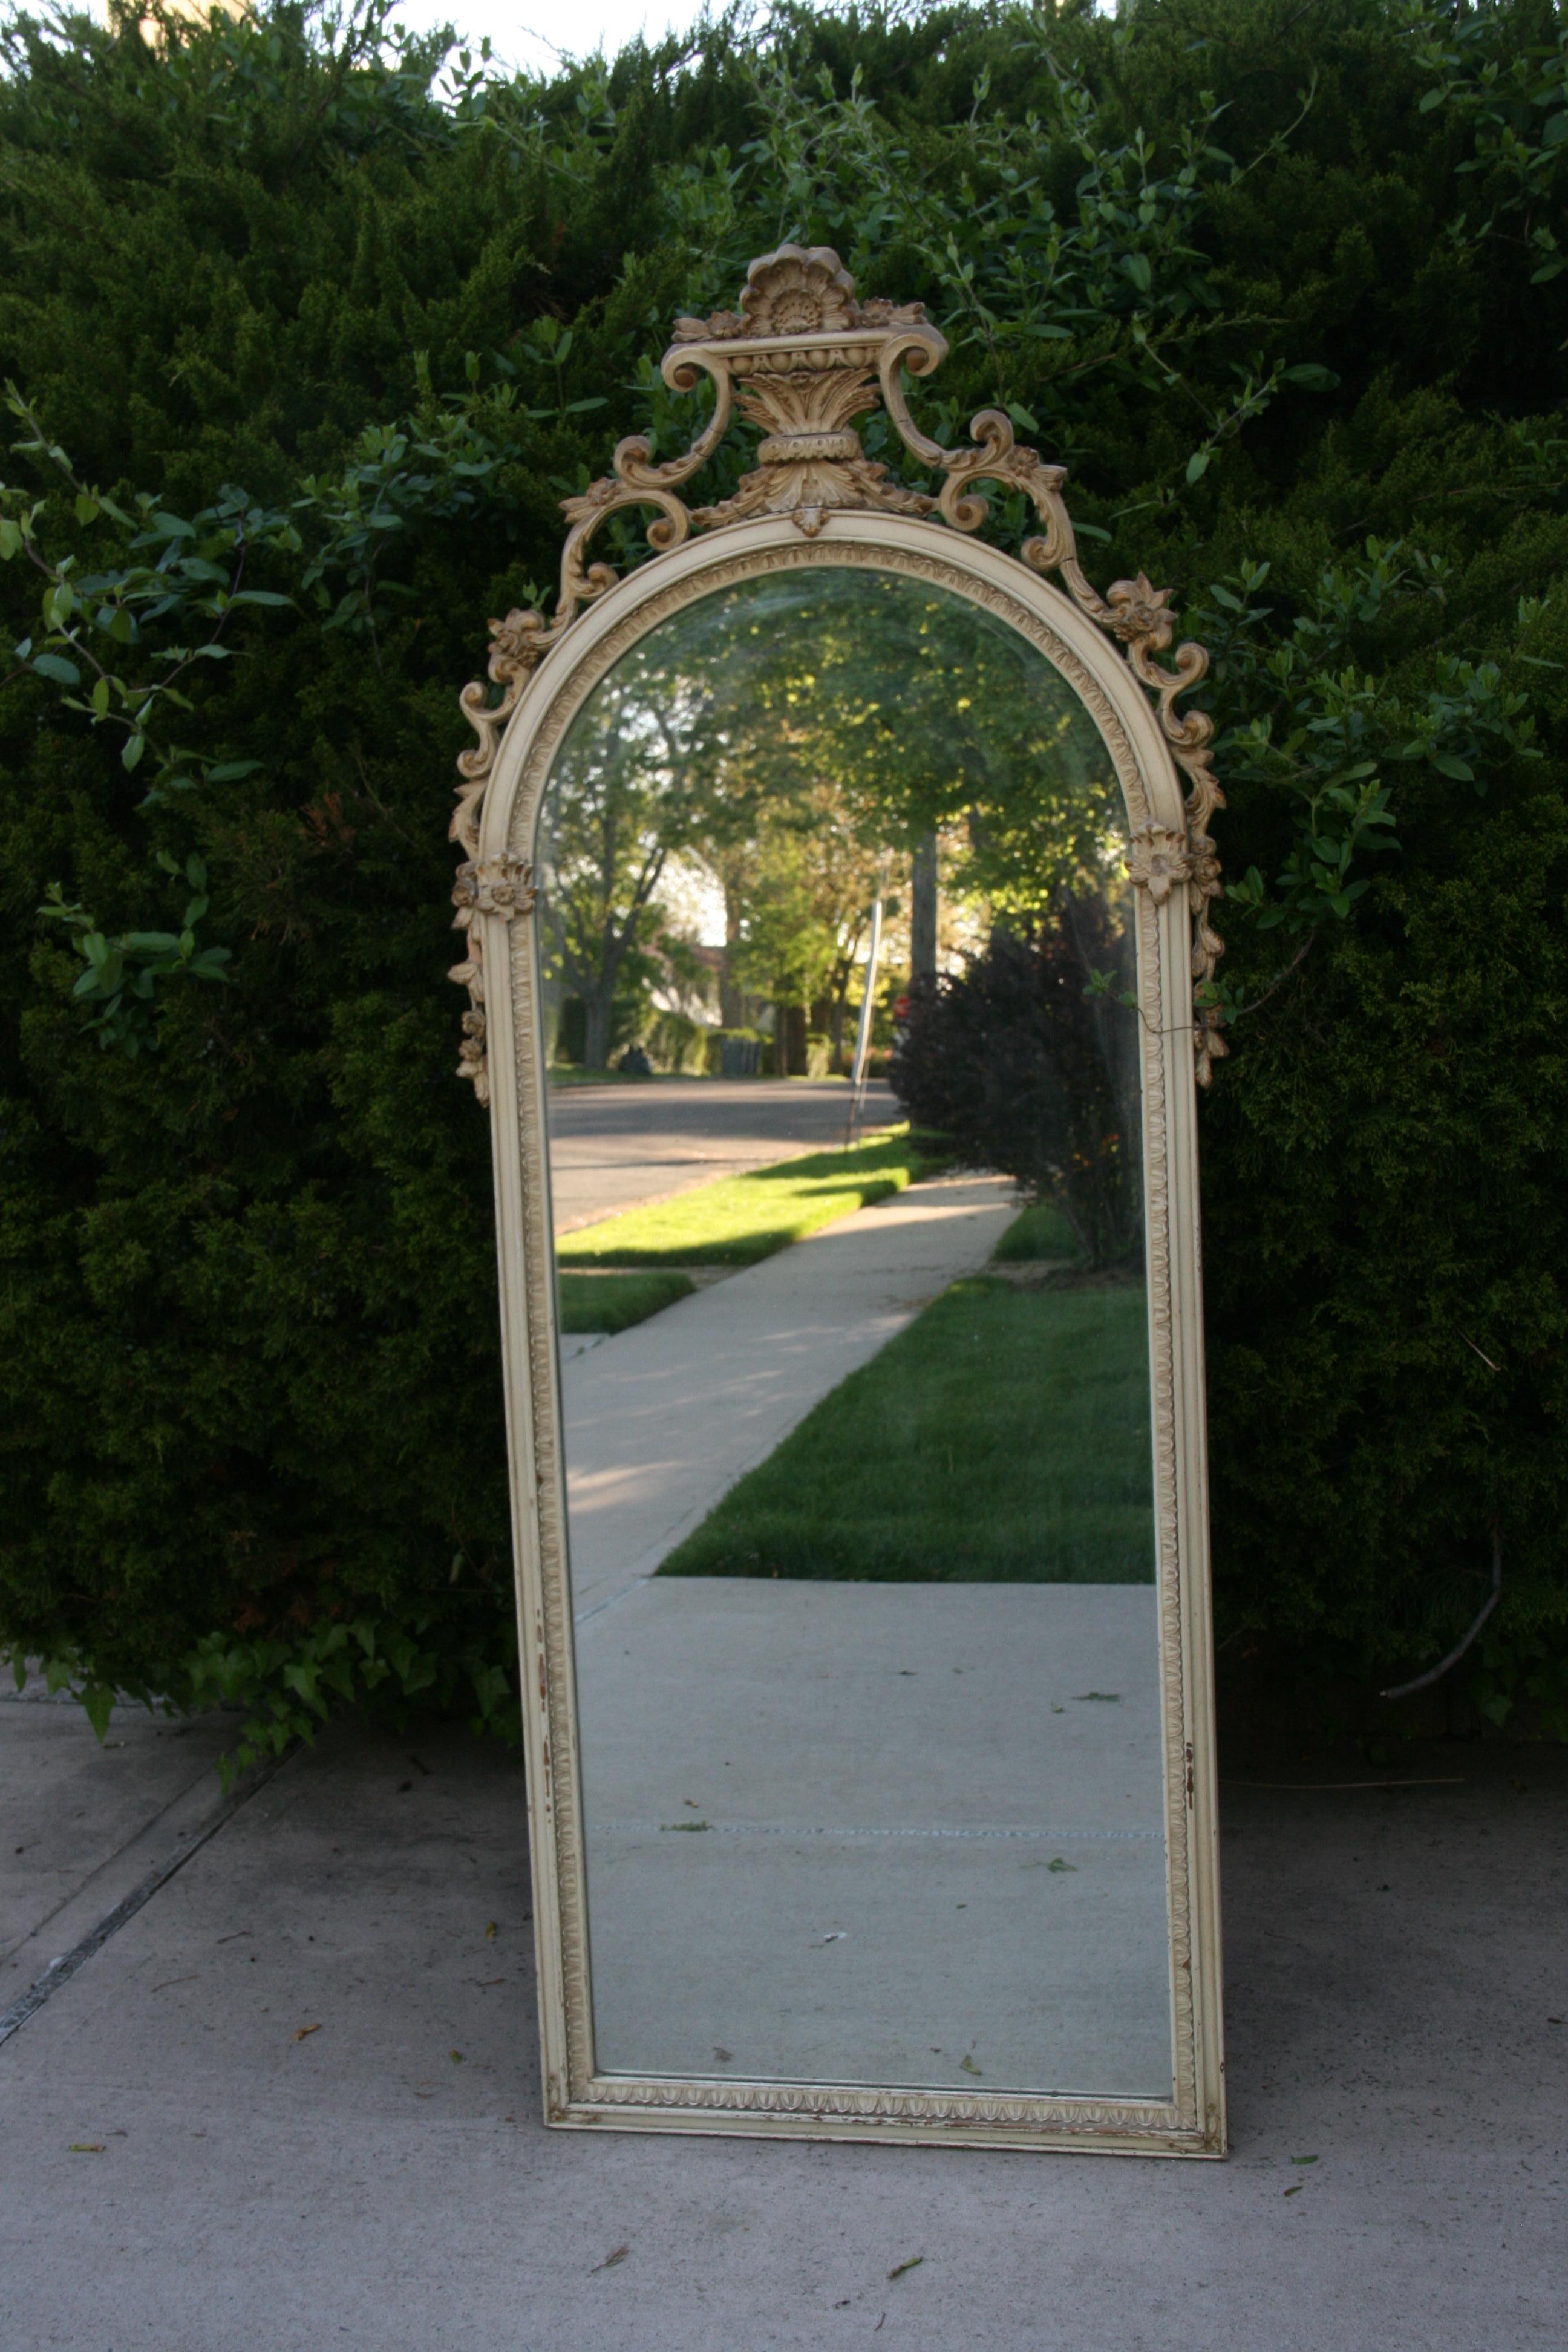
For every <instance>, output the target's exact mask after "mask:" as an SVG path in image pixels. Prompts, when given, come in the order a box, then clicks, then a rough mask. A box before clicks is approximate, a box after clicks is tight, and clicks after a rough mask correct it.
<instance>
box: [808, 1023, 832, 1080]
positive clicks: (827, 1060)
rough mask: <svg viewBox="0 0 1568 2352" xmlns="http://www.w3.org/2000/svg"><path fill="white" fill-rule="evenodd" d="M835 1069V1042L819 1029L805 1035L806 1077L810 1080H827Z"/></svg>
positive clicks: (811, 1030) (810, 1030) (809, 1030)
mask: <svg viewBox="0 0 1568 2352" xmlns="http://www.w3.org/2000/svg"><path fill="white" fill-rule="evenodd" d="M832 1067H833V1040H832V1038H831V1037H828V1036H826V1035H824V1034H823V1033H822V1031H821V1030H819V1029H808V1030H807V1031H806V1033H805V1075H806V1076H807V1077H808V1078H825V1077H826V1076H827V1075H828V1073H829V1071H830V1070H831V1069H832Z"/></svg>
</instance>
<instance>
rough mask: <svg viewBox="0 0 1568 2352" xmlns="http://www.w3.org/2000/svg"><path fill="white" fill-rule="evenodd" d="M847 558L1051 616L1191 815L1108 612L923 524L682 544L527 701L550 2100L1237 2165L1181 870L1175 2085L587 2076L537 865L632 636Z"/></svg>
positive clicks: (1168, 1006) (532, 1328)
mask: <svg viewBox="0 0 1568 2352" xmlns="http://www.w3.org/2000/svg"><path fill="white" fill-rule="evenodd" d="M857 561H858V562H865V563H868V565H870V564H875V565H885V566H887V567H888V568H890V569H895V570H903V569H906V568H909V569H913V568H917V567H918V569H919V571H920V572H921V576H924V577H928V578H940V580H941V584H946V585H949V586H951V587H952V589H953V591H954V593H967V594H969V595H971V596H972V597H973V598H974V599H975V600H976V601H980V602H983V603H986V604H990V605H991V608H992V609H993V610H994V609H996V600H997V599H998V598H1000V599H1001V601H1002V602H1003V603H1004V604H1006V605H1010V606H1012V607H1013V608H1014V609H1015V611H1016V613H1020V614H1032V615H1033V617H1034V620H1035V623H1036V629H1035V630H1034V631H1031V632H1030V634H1031V635H1036V636H1037V642H1041V643H1042V649H1045V650H1047V657H1048V658H1052V659H1053V660H1055V661H1056V663H1057V666H1058V667H1060V668H1062V669H1063V672H1064V674H1065V675H1067V676H1068V678H1069V682H1071V683H1073V684H1074V685H1075V686H1076V687H1077V688H1078V690H1079V693H1080V694H1083V695H1084V698H1085V699H1086V701H1088V703H1089V708H1090V709H1091V711H1092V712H1093V714H1094V715H1095V717H1096V719H1097V720H1098V721H1099V723H1100V729H1101V732H1102V734H1104V735H1106V738H1107V740H1108V745H1109V746H1110V749H1111V751H1112V756H1113V758H1114V759H1115V761H1116V764H1117V767H1118V772H1119V775H1120V776H1121V780H1122V782H1123V786H1124V789H1126V790H1128V792H1129V798H1130V814H1131V811H1132V810H1136V809H1137V808H1138V807H1139V806H1140V805H1141V804H1142V806H1143V807H1144V808H1145V809H1146V810H1147V821H1148V822H1149V823H1150V824H1152V825H1153V826H1155V827H1158V828H1159V829H1160V830H1164V829H1165V828H1166V826H1167V825H1169V827H1170V829H1171V830H1174V824H1173V820H1176V819H1179V817H1180V813H1181V811H1182V806H1183V800H1182V791H1181V783H1180V779H1179V778H1178V776H1177V775H1176V772H1175V769H1174V765H1173V761H1172V760H1171V757H1170V754H1169V752H1168V751H1167V749H1166V747H1165V744H1164V742H1163V739H1162V736H1161V733H1160V730H1159V729H1158V727H1157V726H1156V725H1155V723H1154V719H1153V714H1152V711H1151V709H1150V706H1149V704H1148V702H1147V700H1146V699H1145V698H1144V697H1143V695H1142V692H1141V691H1140V689H1139V688H1138V685H1137V683H1136V681H1135V680H1134V679H1133V678H1132V677H1131V676H1130V675H1129V673H1128V671H1127V670H1126V669H1125V667H1123V666H1122V665H1121V662H1120V661H1119V660H1118V658H1117V656H1116V655H1115V653H1114V650H1113V649H1112V648H1111V647H1110V646H1107V645H1106V643H1105V640H1104V638H1103V637H1102V636H1100V635H1099V633H1098V632H1097V631H1096V630H1095V629H1094V628H1093V626H1092V625H1091V624H1090V623H1089V621H1087V620H1086V619H1085V618H1084V616H1083V615H1082V614H1080V613H1079V612H1077V611H1076V610H1075V608H1074V607H1073V605H1072V604H1071V603H1070V602H1069V600H1068V598H1067V597H1065V596H1064V595H1062V594H1061V593H1060V592H1059V591H1058V590H1057V589H1056V588H1054V587H1053V586H1052V585H1051V584H1050V583H1047V582H1045V581H1042V580H1041V579H1039V578H1038V576H1037V574H1036V573H1034V572H1029V571H1028V570H1026V567H1024V566H1023V565H1021V564H1018V563H1017V562H1016V560H1015V559H1012V558H1009V557H1007V556H1005V555H1001V554H998V553H997V551H994V550H993V549H990V548H987V547H985V546H984V544H983V543H979V542H975V541H969V540H965V539H960V538H957V537H956V536H955V535H954V534H952V533H951V532H949V531H946V530H943V529H942V527H941V526H940V525H937V524H933V523H930V522H926V521H923V520H907V519H903V518H894V517H888V516H873V515H868V514H865V513H858V512H856V513H846V514H842V515H836V516H834V517H831V518H828V519H827V520H826V522H825V524H824V525H823V527H822V529H821V530H820V531H819V533H818V535H817V536H816V538H815V539H814V540H812V541H803V540H802V538H801V536H800V534H799V532H798V530H796V529H795V527H794V526H793V525H792V524H791V523H790V522H789V521H788V520H782V519H781V520H768V521H763V522H760V523H752V524H742V525H739V526H731V528H730V529H729V530H725V531H724V532H723V533H722V535H721V536H720V537H716V538H715V539H713V540H710V541H698V542H696V543H693V544H691V545H689V546H687V547H683V548H682V549H680V550H679V551H678V552H677V553H675V554H673V555H671V556H669V557H667V558H665V559H664V560H662V561H661V562H658V563H656V564H653V565H649V566H647V567H645V568H643V569H642V570H640V571H638V572H634V573H633V574H632V575H630V577H629V578H628V579H626V581H625V582H623V583H620V585H619V586H618V587H617V588H616V590H614V591H613V592H611V593H608V594H607V595H606V596H605V598H604V599H603V600H602V601H601V602H599V603H598V604H595V607H594V608H593V609H592V610H591V611H590V612H589V613H585V614H584V615H583V616H582V618H581V620H580V622H579V623H578V625H576V627H574V630H573V631H572V633H571V636H570V638H569V639H568V640H564V641H563V642H561V643H560V644H559V645H558V646H554V647H552V649H551V652H550V654H549V656H547V658H546V660H545V661H544V663H543V664H542V665H541V666H540V667H539V668H538V669H537V670H536V672H535V673H534V675H533V676H532V677H531V679H530V680H529V682H528V685H527V688H526V690H525V691H524V693H523V694H522V696H521V698H520V699H519V702H518V704H517V707H516V709H515V711H514V713H513V716H512V719H511V721H510V725H509V727H508V729H507V732H506V737H505V740H504V743H503V745H502V748H501V751H500V757H499V758H498V760H497V761H496V764H495V771H494V773H493V776H492V777H491V779H490V784H489V792H488V793H487V796H486V807H485V812H484V817H483V822H482V828H481V833H480V837H479V841H478V843H477V844H476V846H477V847H478V848H479V868H480V870H481V872H482V871H486V870H489V871H492V872H495V871H498V870H499V871H500V874H501V876H502V887H504V888H506V889H508V890H509V893H510V895H509V898H508V899H507V902H506V903H504V904H502V905H500V906H497V905H495V904H493V903H492V904H491V905H489V906H484V905H479V906H476V907H475V908H474V909H473V914H474V917H475V919H477V920H478V922H479V924H480V925H481V926H482V940H483V948H482V952H483V955H484V960H485V963H486V965H487V967H488V969H489V971H491V972H492V973H496V974H498V975H499V973H500V971H509V973H510V982H511V984H510V986H509V987H507V988H504V989H498V990H496V991H495V992H494V993H493V994H492V996H491V998H490V1001H489V1005H488V1006H487V1012H488V1013H489V1021H490V1024H491V1027H490V1038H489V1044H490V1047H491V1097H490V1108H491V1119H492V1134H493V1139H494V1146H495V1151H494V1159H495V1173H496V1199H497V1221H498V1250H499V1254H500V1275H501V1293H502V1300H503V1307H502V1326H503V1345H504V1348H505V1351H506V1356H507V1410H508V1417H509V1429H510V1450H511V1460H512V1479H513V1507H514V1515H515V1517H514V1525H515V1540H516V1545H517V1564H518V1570H519V1580H518V1581H519V1633H520V1655H521V1659H522V1661H523V1676H522V1679H523V1690H524V1717H525V1754H526V1760H527V1765H528V1772H529V1801H530V1821H531V1834H532V1840H533V1849H534V1868H535V1885H536V1895H535V1905H534V1916H535V1937H536V1949H537V1954H538V1961H539V1989H540V2010H541V2026H542V2043H543V2051H544V2065H545V2096H546V2109H547V2114H548V2116H549V2120H550V2121H551V2122H552V2123H554V2124H558V2125H562V2126H580V2127H584V2128H586V2127H611V2128H630V2129H637V2128H651V2129H662V2130H669V2129H679V2130H707V2131H718V2132H725V2133H736V2132H742V2133H743V2132H756V2133H763V2134H766V2135H770V2136H772V2135H778V2134H780V2133H784V2134H785V2135H787V2136H802V2135H804V2136H810V2137H842V2138H874V2139H877V2140H879V2141H882V2142H885V2143H888V2142H899V2141H912V2142H920V2143H922V2144H942V2145H957V2144H965V2143H967V2144H973V2145H983V2146H990V2147H1001V2146H1005V2147H1031V2148H1039V2149H1050V2148H1057V2149H1066V2148H1077V2149H1080V2150H1081V2149H1084V2148H1096V2149H1100V2150H1102V2151H1104V2152H1114V2153H1126V2154H1154V2153H1160V2154H1172V2155H1176V2154H1182V2155H1200V2156H1202V2155H1207V2156H1217V2155H1220V2154H1223V2152H1224V2147H1225V2114H1224V2091H1223V2059H1222V2057H1221V2054H1220V2032H1221V2025H1220V1979H1219V1946H1218V1880H1217V1868H1216V1863H1215V1767H1214V1732H1213V1706H1212V1691H1211V1667H1210V1659H1211V1650H1212V1641H1211V1634H1210V1612H1209V1605H1208V1585H1207V1540H1206V1492H1205V1479H1204V1469H1205V1439H1204V1412H1203V1386H1202V1380H1203V1362H1202V1337H1201V1297H1200V1294H1199V1245H1198V1225H1197V1188H1196V1173H1197V1171H1196V1136H1195V1110H1196V1095H1195V1086H1194V1060H1193V1055H1192V1054H1191V1051H1190V1024H1191V1015H1190V1013H1189V1011H1188V1006H1189V1004H1190V996H1189V993H1188V991H1189V984H1190V963H1191V937H1190V931H1189V928H1188V914H1187V907H1186V904H1185V894H1184V892H1183V891H1182V890H1180V889H1179V888H1173V887H1167V888H1166V889H1164V890H1163V892H1162V891H1161V890H1160V888H1159V881H1158V877H1156V878H1155V879H1154V880H1153V881H1148V880H1145V887H1142V888H1141V889H1140V891H1139V893H1138V902H1139V908H1140V933H1141V952H1140V971H1141V975H1142V977H1141V982H1140V988H1141V993H1143V994H1144V995H1145V998H1146V1003H1145V1006H1144V1012H1145V1023H1144V1034H1145V1047H1146V1052H1145V1073H1144V1086H1145V1097H1144V1098H1145V1105H1146V1127H1145V1151H1146V1157H1147V1160H1148V1162H1149V1166H1148V1178H1147V1180H1146V1199H1147V1201H1148V1204H1149V1212H1150V1293H1151V1316H1152V1321H1153V1322H1155V1323H1156V1324H1157V1325H1162V1326H1163V1340H1164V1349H1163V1353H1164V1363H1163V1367H1162V1365H1161V1363H1160V1360H1159V1358H1160V1352H1161V1351H1160V1349H1159V1347H1158V1346H1157V1348H1156V1381H1155V1412H1156V1427H1157V1431H1158V1432H1159V1433H1160V1438H1159V1442H1158V1443H1157V1447H1156V1453H1157V1457H1163V1465H1162V1466H1161V1468H1160V1471H1159V1476H1158V1485H1157V1510H1158V1513H1159V1516H1160V1518H1161V1521H1162V1534H1161V1564H1160V1573H1159V1599H1160V1614H1161V1652H1162V1685H1163V1711H1164V1732H1165V1750H1166V1793H1167V1816H1166V1818H1167V1855H1168V1870H1169V1881H1170V1887H1169V1891H1170V1898H1171V1924H1172V1944H1171V1948H1172V1956H1173V1958H1172V1967H1173V2021H1174V2034H1175V2045H1176V2046H1175V2051H1174V2060H1175V2064H1174V2074H1175V2080H1176V2084H1177V2092H1178V2095H1177V2098H1176V2100H1175V2101H1174V2102H1172V2103H1168V2104H1167V2103H1152V2102H1150V2101H1148V2100H1143V2099H1140V2100H1106V2099H1090V2098H1044V2097H1038V2098H1037V2097H1026V2096H1018V2097H1014V2098H1005V2099H1003V2098H992V2099H981V2098H975V2097H974V2096H973V2095H965V2094H958V2093H947V2092H940V2091H930V2092H927V2091H907V2092H897V2091H878V2090H868V2089H858V2088H855V2087H853V2086H847V2085H829V2084H823V2085H821V2086H820V2087H815V2088H814V2087H804V2088H802V2087H795V2086H787V2085H782V2084H776V2083H768V2082H753V2083H747V2082H741V2081H731V2080H726V2081H724V2082H721V2083H708V2082H703V2081H701V2080H700V2079H697V2078H692V2079H690V2080H686V2081H681V2082H675V2081H666V2080H661V2079H642V2080H639V2079H637V2078H632V2077H623V2076H616V2077H610V2078H606V2077H601V2076H598V2075H597V2074H595V2071H594V2068H593V2060H592V2047H591V2042H592V2036H591V2005H590V1999H589V1990H590V1960H589V1954H588V1948H587V1929H586V1919H585V1909H584V1886H583V1855H582V1848H581V1839H580V1822H581V1818H582V1814H581V1792H580V1778H579V1772H578V1762H577V1753H576V1728H575V1717H576V1707H575V1694H574V1683H573V1634H572V1624H571V1612H570V1606H569V1600H570V1594H569V1570H568V1568H567V1563H566V1558H565V1544H564V1535H565V1521H564V1508H565V1505H564V1484H563V1465H562V1461H561V1454H560V1442H559V1430H560V1403H559V1394H558V1382H557V1355H556V1340H555V1331H554V1306H553V1289H552V1279H551V1232H550V1212H549V1171H548V1155H547V1151H546V1149H545V1133H546V1130H545V1124H544V1122H545V1101H544V1074H543V1071H542V1066H541V1060H540V1055H539V1051H538V1039H539V1032H538V1023H537V1005H536V1003H535V1002H534V989H533V974H532V957H533V950H532V942H531V923H530V922H529V921H528V920H527V916H528V914H529V912H530V911H531V895H530V889H529V886H528V882H527V878H526V875H525V873H524V868H525V867H526V866H527V863H528V849H529V847H530V846H531V830H532V824H533V820H534V816H535V814H536V813H537V806H538V802H539V798H540V795H541V793H542V789H543V782H544V778H545V776H546V774H547V772H548V769H549V765H550V761H551V760H552V756H553V752H554V750H555V748H556V746H557V745H558V743H559V740H560V738H561V735H562V733H563V731H564V728H565V726H566V724H567V723H568V722H569V720H570V718H571V717H572V716H573V715H574V711H575V709H577V708H578V707H579V706H580V703H581V701H582V699H583V698H584V696H585V694H586V693H587V692H588V691H590V690H591V688H592V686H593V684H594V683H596V681H597V678H598V677H601V676H602V675H603V674H604V672H605V669H606V668H607V667H609V666H610V664H611V663H612V662H613V661H614V660H615V659H616V658H617V657H618V655H619V653H620V652H621V651H622V650H624V647H625V645H626V643H629V642H631V641H632V640H634V639H635V638H636V637H637V636H639V635H642V634H643V632H644V631H645V630H646V629H647V628H648V627H650V626H653V625H655V624H656V622H657V620H658V618H660V617H662V616H663V614H664V613H665V612H666V611H668V610H672V609H677V608H679V606H680V605H682V604H686V603H689V602H692V601H695V599H696V598H697V597H699V596H700V595H703V594H705V593H710V592H711V590H712V589H713V588H714V587H715V586H717V585H720V584H722V582H723V580H724V579H725V578H727V577H733V576H737V575H738V574H742V573H744V574H753V573H759V572H765V571H766V570H768V569H772V568H774V567H776V566H777V565H778V564H779V563H780V562H784V563H787V564H791V565H793V564H796V563H806V564H818V563H823V562H830V563H831V562H838V563H843V562H857ZM1010 616H1011V615H1010ZM1042 632H1043V635H1040V634H1038V633H1042ZM1045 640H1049V641H1050V644H1049V645H1047V644H1045V642H1044V641H1045ZM1052 646H1054V648H1055V650H1054V651H1052V650H1051V647H1052ZM1075 673H1076V675H1075ZM1085 688H1088V689H1089V690H1088V692H1087V693H1086V692H1085ZM1113 738H1118V739H1120V749H1119V748H1118V744H1117V742H1116V741H1115V740H1112V739H1113ZM1136 870H1137V869H1136V866H1135V867H1134V871H1135V873H1136ZM509 875H510V883H508V882H507V880H506V877H507V876H509ZM1140 878H1143V877H1140ZM520 917H521V918H522V919H519V918H520ZM1157 1142H1158V1150H1156V1143H1157ZM1178 1334H1179V1335H1180V1344H1179V1345H1178V1344H1177V1335H1178ZM1162 1370H1163V1378H1162V1377H1161V1374H1162Z"/></svg>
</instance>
